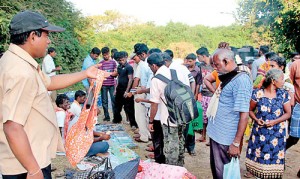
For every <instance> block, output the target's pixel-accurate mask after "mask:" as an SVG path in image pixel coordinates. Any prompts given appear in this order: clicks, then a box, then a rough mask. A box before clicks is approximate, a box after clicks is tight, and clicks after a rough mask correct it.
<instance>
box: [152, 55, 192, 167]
mask: <svg viewBox="0 0 300 179" xmlns="http://www.w3.org/2000/svg"><path fill="white" fill-rule="evenodd" d="M147 62H148V65H149V67H150V69H151V70H152V71H153V73H154V74H155V75H158V74H161V75H163V76H164V77H166V78H168V79H171V71H170V69H168V67H166V66H165V65H164V64H165V61H164V59H163V58H162V56H161V54H158V53H153V54H151V55H150V56H149V57H148V60H147ZM177 77H178V80H180V81H181V82H183V81H189V79H188V77H187V76H186V75H178V74H177ZM166 86H167V84H166V83H164V82H163V81H161V80H159V79H158V78H155V77H154V78H152V80H151V87H150V101H151V102H152V103H151V109H150V119H149V129H150V131H151V132H155V131H153V123H154V120H155V116H156V114H157V113H158V115H159V116H160V117H159V118H160V122H161V125H162V131H163V135H164V139H163V140H164V146H163V147H164V154H165V158H166V164H170V165H177V166H183V165H184V136H183V131H184V129H185V126H184V125H180V126H179V125H177V124H173V123H172V122H171V121H170V120H169V119H168V118H169V112H168V108H167V106H166V105H165V103H166V98H165V95H164V90H165V88H166Z"/></svg>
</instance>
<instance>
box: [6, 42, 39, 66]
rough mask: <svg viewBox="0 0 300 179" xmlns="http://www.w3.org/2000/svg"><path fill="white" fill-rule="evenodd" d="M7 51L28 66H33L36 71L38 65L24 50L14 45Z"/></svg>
mask: <svg viewBox="0 0 300 179" xmlns="http://www.w3.org/2000/svg"><path fill="white" fill-rule="evenodd" d="M8 51H10V52H11V53H13V54H15V55H16V56H18V57H20V58H21V59H23V60H24V61H26V62H27V63H29V64H30V65H32V66H34V68H36V69H38V66H39V64H38V63H37V62H36V61H35V60H34V59H33V58H32V56H31V55H30V54H29V53H28V52H26V51H25V50H24V49H22V48H21V47H19V46H18V45H15V44H12V43H11V44H10V45H9V48H8Z"/></svg>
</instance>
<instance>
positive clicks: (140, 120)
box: [134, 94, 151, 142]
mask: <svg viewBox="0 0 300 179" xmlns="http://www.w3.org/2000/svg"><path fill="white" fill-rule="evenodd" d="M145 97H146V95H145V94H136V95H134V99H136V98H142V99H145ZM134 112H135V121H136V123H137V124H138V126H139V134H140V135H141V137H140V139H141V140H142V141H144V142H148V141H149V138H151V135H150V132H149V129H148V123H149V119H148V117H147V113H146V107H145V106H144V105H143V104H141V103H137V102H134Z"/></svg>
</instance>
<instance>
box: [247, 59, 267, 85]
mask: <svg viewBox="0 0 300 179" xmlns="http://www.w3.org/2000/svg"><path fill="white" fill-rule="evenodd" d="M265 62H266V58H265V56H264V55H262V56H261V57H259V58H258V59H256V60H254V62H253V63H252V70H251V76H252V80H253V81H255V79H256V77H257V70H258V68H259V67H260V65H262V64H263V63H265Z"/></svg>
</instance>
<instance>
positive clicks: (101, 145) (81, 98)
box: [68, 90, 110, 156]
mask: <svg viewBox="0 0 300 179" xmlns="http://www.w3.org/2000/svg"><path fill="white" fill-rule="evenodd" d="M86 99H87V98H86V93H85V92H84V91H81V90H79V91H76V92H75V100H74V102H73V104H72V105H71V109H70V111H74V113H75V117H74V119H73V120H71V121H70V122H69V126H68V131H69V130H70V129H71V127H72V126H73V125H74V124H75V123H76V122H77V120H78V118H79V116H80V111H81V109H82V107H81V105H82V104H84V102H85V101H86ZM99 112H100V111H99V110H98V113H99ZM93 134H94V142H93V144H92V146H91V148H90V149H89V151H88V153H87V154H86V156H94V155H96V154H99V153H102V154H103V153H106V152H107V150H108V148H109V144H108V142H106V141H103V140H109V139H110V135H109V134H106V133H104V132H96V131H94V132H93Z"/></svg>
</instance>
